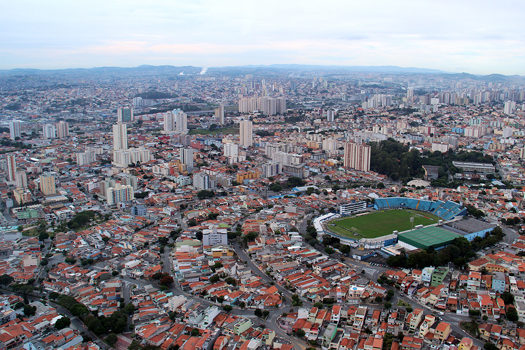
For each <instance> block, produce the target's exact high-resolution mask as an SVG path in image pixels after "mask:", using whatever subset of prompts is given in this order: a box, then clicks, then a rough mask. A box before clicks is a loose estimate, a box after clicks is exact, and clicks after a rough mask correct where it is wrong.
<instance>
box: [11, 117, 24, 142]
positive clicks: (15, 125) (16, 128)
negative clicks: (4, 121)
mask: <svg viewBox="0 0 525 350" xmlns="http://www.w3.org/2000/svg"><path fill="white" fill-rule="evenodd" d="M20 125H21V122H20V120H12V121H11V122H10V123H9V136H10V138H11V140H14V139H16V138H17V137H20V136H22V134H21V131H20Z"/></svg>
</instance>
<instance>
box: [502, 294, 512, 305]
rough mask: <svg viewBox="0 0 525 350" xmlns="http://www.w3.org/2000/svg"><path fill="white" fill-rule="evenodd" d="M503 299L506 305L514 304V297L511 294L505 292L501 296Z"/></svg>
mask: <svg viewBox="0 0 525 350" xmlns="http://www.w3.org/2000/svg"><path fill="white" fill-rule="evenodd" d="M501 299H503V302H504V303H505V305H510V304H514V295H512V293H510V292H503V293H502V294H501Z"/></svg>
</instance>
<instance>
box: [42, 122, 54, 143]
mask: <svg viewBox="0 0 525 350" xmlns="http://www.w3.org/2000/svg"><path fill="white" fill-rule="evenodd" d="M42 136H43V137H44V139H54V138H55V137H57V136H56V128H55V126H54V125H53V124H45V125H44V126H43V128H42Z"/></svg>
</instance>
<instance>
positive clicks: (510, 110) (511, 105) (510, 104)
mask: <svg viewBox="0 0 525 350" xmlns="http://www.w3.org/2000/svg"><path fill="white" fill-rule="evenodd" d="M515 110H516V102H514V101H506V102H505V104H504V106H503V113H505V114H514V111H515Z"/></svg>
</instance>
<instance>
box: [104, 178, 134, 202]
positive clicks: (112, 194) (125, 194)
mask: <svg viewBox="0 0 525 350" xmlns="http://www.w3.org/2000/svg"><path fill="white" fill-rule="evenodd" d="M134 198H135V193H134V192H133V186H131V185H121V184H120V183H117V184H115V186H114V187H108V188H107V189H106V200H107V203H108V205H114V204H119V203H122V202H129V201H132V200H133V199H134Z"/></svg>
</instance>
